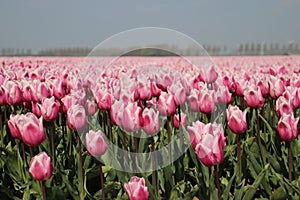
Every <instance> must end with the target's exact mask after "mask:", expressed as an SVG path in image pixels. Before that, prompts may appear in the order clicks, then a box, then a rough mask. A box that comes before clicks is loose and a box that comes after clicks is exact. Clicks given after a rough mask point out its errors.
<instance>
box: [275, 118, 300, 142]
mask: <svg viewBox="0 0 300 200" xmlns="http://www.w3.org/2000/svg"><path fill="white" fill-rule="evenodd" d="M298 122H299V117H297V118H295V117H294V115H293V114H292V113H291V114H285V113H283V114H282V116H281V118H280V120H279V122H278V126H277V130H278V133H279V137H280V139H281V140H283V141H291V140H293V139H296V138H297V137H298Z"/></svg>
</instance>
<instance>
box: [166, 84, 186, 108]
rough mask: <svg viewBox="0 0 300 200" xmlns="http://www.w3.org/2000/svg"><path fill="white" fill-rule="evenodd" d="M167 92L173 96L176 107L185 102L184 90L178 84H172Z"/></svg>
mask: <svg viewBox="0 0 300 200" xmlns="http://www.w3.org/2000/svg"><path fill="white" fill-rule="evenodd" d="M168 92H169V93H170V94H172V95H173V96H174V100H175V104H176V106H180V105H182V104H183V103H184V102H185V100H186V92H185V88H184V87H183V86H182V85H181V84H179V83H176V84H172V85H171V86H170V87H168Z"/></svg>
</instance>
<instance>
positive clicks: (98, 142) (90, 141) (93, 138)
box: [85, 130, 107, 156]
mask: <svg viewBox="0 0 300 200" xmlns="http://www.w3.org/2000/svg"><path fill="white" fill-rule="evenodd" d="M85 147H86V149H87V150H88V152H89V153H90V154H91V155H93V156H102V155H103V154H104V153H105V151H106V149H107V145H106V142H105V140H104V139H103V133H102V132H101V131H100V130H99V131H93V130H90V131H89V132H88V133H87V134H86V135H85Z"/></svg>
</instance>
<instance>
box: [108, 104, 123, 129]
mask: <svg viewBox="0 0 300 200" xmlns="http://www.w3.org/2000/svg"><path fill="white" fill-rule="evenodd" d="M123 110H124V103H123V102H121V101H115V102H114V103H113V104H112V106H111V109H110V119H111V121H112V123H113V124H114V125H117V126H120V125H121V119H122V116H121V115H122V113H123Z"/></svg>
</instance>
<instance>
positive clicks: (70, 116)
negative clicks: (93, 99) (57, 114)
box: [67, 105, 86, 131]
mask: <svg viewBox="0 0 300 200" xmlns="http://www.w3.org/2000/svg"><path fill="white" fill-rule="evenodd" d="M67 124H68V127H69V128H70V129H71V130H77V131H80V130H83V129H84V128H85V125H86V114H85V109H84V107H83V106H81V105H72V106H71V108H70V109H69V110H68V113H67Z"/></svg>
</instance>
